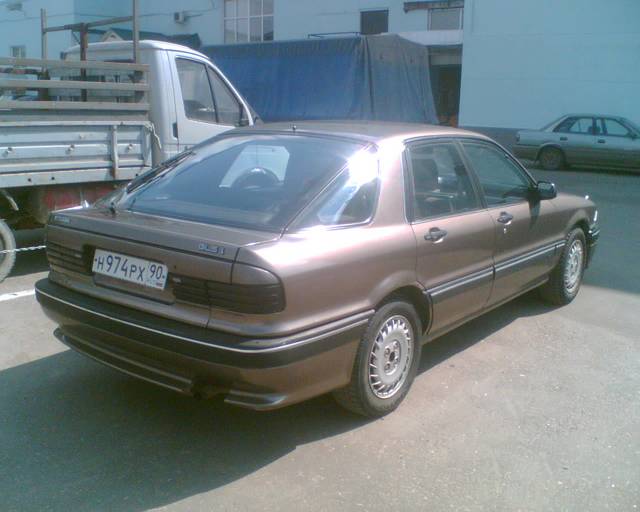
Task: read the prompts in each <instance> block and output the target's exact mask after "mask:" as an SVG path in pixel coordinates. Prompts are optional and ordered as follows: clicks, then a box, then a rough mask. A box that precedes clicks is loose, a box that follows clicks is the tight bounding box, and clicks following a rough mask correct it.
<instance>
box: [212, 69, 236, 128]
mask: <svg viewBox="0 0 640 512" xmlns="http://www.w3.org/2000/svg"><path fill="white" fill-rule="evenodd" d="M208 69H209V79H210V80H211V86H212V87H213V95H214V97H215V101H216V107H217V110H218V122H219V123H220V124H226V125H229V126H235V125H237V124H238V123H239V122H240V119H241V118H242V105H241V104H240V102H239V101H238V99H237V98H236V97H235V96H234V95H233V93H232V92H231V90H230V89H229V88H228V87H227V85H226V84H225V83H224V82H223V81H222V79H221V78H220V77H219V76H218V75H217V74H216V73H215V72H214V71H213V70H212V69H211V68H208Z"/></svg>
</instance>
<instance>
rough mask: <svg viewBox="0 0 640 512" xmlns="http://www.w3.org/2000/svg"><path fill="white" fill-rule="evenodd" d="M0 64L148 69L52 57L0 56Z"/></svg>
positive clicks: (124, 63) (144, 66)
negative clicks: (24, 57) (22, 57)
mask: <svg viewBox="0 0 640 512" xmlns="http://www.w3.org/2000/svg"><path fill="white" fill-rule="evenodd" d="M0 66H15V67H40V68H48V69H60V68H65V69H110V70H113V71H143V72H146V71H149V65H148V64H133V63H131V62H104V61H101V60H87V61H79V60H53V59H47V60H42V59H17V58H14V57H0Z"/></svg>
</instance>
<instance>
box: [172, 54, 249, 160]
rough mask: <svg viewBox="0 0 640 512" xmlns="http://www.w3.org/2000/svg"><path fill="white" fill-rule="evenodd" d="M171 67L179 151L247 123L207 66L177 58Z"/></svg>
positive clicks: (236, 100) (186, 58) (226, 88)
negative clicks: (176, 85)
mask: <svg viewBox="0 0 640 512" xmlns="http://www.w3.org/2000/svg"><path fill="white" fill-rule="evenodd" d="M174 65H175V75H176V76H177V82H178V83H179V84H180V95H176V102H177V104H176V113H177V121H176V123H175V124H174V127H173V130H174V135H176V136H177V138H178V141H179V149H180V151H184V150H185V149H189V148H190V147H191V146H193V145H195V144H198V143H200V142H202V141H203V140H206V139H208V138H210V137H213V136H215V135H218V134H220V133H222V132H225V131H227V130H231V129H232V128H234V127H236V126H238V125H239V124H241V122H248V121H247V119H248V117H247V115H246V113H245V112H244V109H243V107H242V104H241V103H240V101H239V100H238V98H237V97H236V96H235V94H233V92H232V91H231V89H230V88H229V87H228V86H227V84H226V83H225V82H224V80H223V79H222V78H221V77H220V76H219V75H218V73H217V72H216V71H215V70H214V69H213V68H212V67H211V66H210V65H209V64H208V63H206V62H203V61H199V60H196V59H194V58H192V57H190V56H184V57H180V56H179V57H176V58H175V60H174ZM180 99H181V101H180Z"/></svg>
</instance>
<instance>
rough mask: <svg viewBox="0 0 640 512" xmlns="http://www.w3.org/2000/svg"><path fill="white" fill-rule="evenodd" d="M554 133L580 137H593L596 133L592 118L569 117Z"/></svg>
mask: <svg viewBox="0 0 640 512" xmlns="http://www.w3.org/2000/svg"><path fill="white" fill-rule="evenodd" d="M555 131H556V132H559V133H576V134H582V135H593V134H594V133H596V132H595V129H594V126H593V118H591V117H569V118H568V119H565V120H564V121H562V122H561V123H560V124H559V125H558V127H557V128H556V129H555Z"/></svg>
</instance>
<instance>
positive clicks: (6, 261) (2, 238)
mask: <svg viewBox="0 0 640 512" xmlns="http://www.w3.org/2000/svg"><path fill="white" fill-rule="evenodd" d="M15 248H16V239H15V237H14V236H13V231H11V228H10V227H9V226H8V225H7V223H6V222H5V221H3V220H2V219H0V283H1V282H2V281H4V280H5V278H6V277H7V276H8V275H9V274H10V273H11V270H12V269H13V265H14V264H15V262H16V253H15V252H6V253H3V252H2V251H7V250H8V251H10V250H12V249H15Z"/></svg>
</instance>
